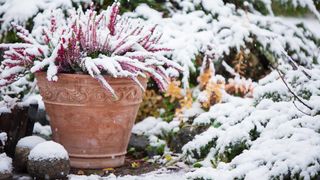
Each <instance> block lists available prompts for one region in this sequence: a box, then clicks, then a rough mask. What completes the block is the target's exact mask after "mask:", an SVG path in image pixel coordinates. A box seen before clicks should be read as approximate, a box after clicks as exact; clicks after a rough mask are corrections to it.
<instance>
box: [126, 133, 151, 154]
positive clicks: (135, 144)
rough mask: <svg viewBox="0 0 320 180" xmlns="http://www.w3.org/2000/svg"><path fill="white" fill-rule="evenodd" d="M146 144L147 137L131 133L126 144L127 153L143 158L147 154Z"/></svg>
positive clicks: (147, 142)
mask: <svg viewBox="0 0 320 180" xmlns="http://www.w3.org/2000/svg"><path fill="white" fill-rule="evenodd" d="M148 145H149V140H148V137H146V136H144V135H137V134H134V133H132V134H131V137H130V141H129V145H128V154H130V155H132V156H133V157H135V158H143V157H145V156H146V155H147V147H148Z"/></svg>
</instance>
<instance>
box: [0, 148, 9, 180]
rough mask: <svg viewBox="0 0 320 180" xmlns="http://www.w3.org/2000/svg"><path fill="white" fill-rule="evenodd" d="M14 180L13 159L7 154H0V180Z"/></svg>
mask: <svg viewBox="0 0 320 180" xmlns="http://www.w3.org/2000/svg"><path fill="white" fill-rule="evenodd" d="M10 179H12V159H11V158H10V157H8V156H7V155H6V154H5V153H2V154H0V180H10Z"/></svg>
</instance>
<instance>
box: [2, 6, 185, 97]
mask: <svg viewBox="0 0 320 180" xmlns="http://www.w3.org/2000/svg"><path fill="white" fill-rule="evenodd" d="M52 14H53V12H52ZM57 22H65V23H64V24H62V25H61V24H59V25H57ZM13 26H14V28H15V29H16V30H17V35H18V36H19V37H20V38H21V39H22V40H23V41H24V43H16V44H1V45H0V48H3V49H5V50H6V51H5V56H4V58H5V60H4V61H3V62H2V65H3V66H4V68H3V69H2V70H0V73H1V74H0V78H1V79H0V80H1V81H2V82H5V83H3V84H4V85H6V84H10V83H12V82H14V81H17V80H18V79H19V78H20V77H22V76H23V75H25V74H28V73H30V72H31V73H33V72H37V71H39V70H41V71H47V77H48V80H55V79H56V75H57V73H76V72H79V71H82V72H83V73H87V74H90V75H91V76H92V77H94V78H96V79H98V80H99V81H100V82H101V84H103V86H104V87H105V88H106V89H108V90H109V91H110V92H112V93H114V91H113V89H112V88H111V87H110V86H109V85H108V83H107V82H106V80H105V79H104V78H101V77H102V75H109V76H112V77H129V78H132V79H133V80H134V81H136V82H137V76H145V77H147V76H148V77H151V78H153V79H154V80H155V82H156V83H157V84H158V87H159V88H160V89H161V90H165V89H166V87H167V84H168V81H169V77H168V74H167V73H166V68H169V67H170V68H174V69H176V70H178V71H182V68H181V67H180V66H179V65H178V64H176V63H175V62H173V61H171V60H169V59H167V58H166V57H164V56H162V55H161V54H160V53H159V52H161V51H169V50H170V49H168V48H165V47H162V46H161V45H160V44H159V40H160V38H161V35H162V34H161V33H159V32H158V31H157V26H151V27H150V26H148V25H147V24H145V23H144V22H143V21H142V20H140V19H129V18H122V17H121V16H120V15H119V4H118V3H114V4H113V5H112V6H110V7H108V9H107V10H104V11H102V12H100V13H97V12H96V11H94V10H93V8H91V9H88V10H87V11H85V12H83V11H82V10H81V9H79V10H77V11H72V12H70V15H69V17H67V19H66V20H65V21H61V20H58V19H56V17H55V16H53V15H52V16H51V19H50V23H49V25H48V26H43V27H42V33H41V36H42V38H40V39H39V38H35V37H33V36H32V35H31V33H29V32H28V31H27V30H26V29H24V28H23V27H21V26H18V25H15V24H14V25H13ZM38 36H39V35H38ZM3 80H4V81H3ZM137 83H138V82H137Z"/></svg>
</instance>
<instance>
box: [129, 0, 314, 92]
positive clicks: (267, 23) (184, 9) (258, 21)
mask: <svg viewBox="0 0 320 180" xmlns="http://www.w3.org/2000/svg"><path fill="white" fill-rule="evenodd" d="M257 2H258V1H252V2H251V1H246V2H244V1H222V0H174V1H171V5H170V3H169V5H168V8H169V10H170V12H171V14H170V16H169V17H163V14H162V13H159V12H157V11H155V10H153V9H151V8H150V7H148V6H147V5H146V4H142V5H140V6H139V7H138V8H137V9H136V11H135V12H134V13H126V14H125V15H126V16H131V17H143V18H145V19H148V20H149V21H151V22H157V23H158V24H159V26H161V28H162V29H163V32H164V35H163V42H164V43H165V44H166V46H167V47H169V48H172V49H174V50H173V51H171V52H167V57H169V58H171V59H172V60H174V61H176V62H180V63H181V64H182V65H183V67H184V68H185V69H186V70H189V71H185V73H184V76H183V84H184V85H185V86H188V85H189V83H190V81H188V79H189V78H190V76H191V75H192V73H193V72H196V74H197V75H198V73H199V71H197V70H198V69H199V63H198V64H197V61H199V60H198V58H199V54H205V53H206V51H208V50H210V49H212V50H210V51H212V53H213V54H215V56H213V58H212V60H213V61H214V62H215V65H216V67H218V69H217V71H218V72H221V69H225V71H227V72H229V73H230V74H231V76H234V73H232V72H230V70H232V69H230V68H228V65H229V66H231V67H232V68H235V65H234V64H233V61H236V62H238V61H237V60H238V59H236V57H237V55H238V54H240V53H241V54H244V60H245V61H247V64H252V66H249V67H248V68H247V70H248V69H250V70H251V71H250V72H251V73H252V71H255V72H257V74H258V76H256V74H252V75H250V74H244V76H245V77H251V78H254V79H255V80H258V79H259V78H261V77H263V76H264V75H266V74H267V73H268V72H269V70H270V67H269V66H270V65H273V66H274V65H275V64H276V63H277V62H278V61H282V59H283V58H281V57H282V56H283V54H284V53H287V54H289V55H290V56H291V57H292V58H293V59H294V60H295V61H296V62H298V63H299V64H301V65H304V66H306V67H310V65H311V64H313V63H318V62H317V61H318V60H317V58H318V57H319V49H318V44H317V39H319V37H317V35H316V34H314V33H313V32H312V31H310V30H309V29H307V28H306V27H304V25H303V24H299V25H293V24H292V23H290V22H287V21H285V20H284V19H282V18H280V17H274V16H265V15H263V14H261V13H260V12H259V11H258V10H257V9H255V7H256V5H257ZM303 2H304V1H303V0H301V1H299V2H298V1H294V2H293V4H296V5H297V6H299V5H301V6H305V5H308V7H310V8H311V9H313V7H314V4H313V2H312V1H305V3H303ZM261 3H263V5H264V6H265V7H267V5H268V6H269V5H271V1H261ZM313 12H314V13H315V14H318V13H317V11H313ZM208 47H210V49H208ZM200 57H201V56H200ZM201 60H202V59H201V58H200V61H201ZM245 65H246V64H245ZM200 66H201V63H200ZM237 71H238V70H235V72H236V73H240V72H237ZM240 74H241V73H240ZM197 75H195V77H197ZM191 81H192V80H191Z"/></svg>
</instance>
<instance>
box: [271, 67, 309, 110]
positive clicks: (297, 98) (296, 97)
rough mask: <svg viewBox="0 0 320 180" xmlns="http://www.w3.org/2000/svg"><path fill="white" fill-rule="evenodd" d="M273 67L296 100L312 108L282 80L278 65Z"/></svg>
mask: <svg viewBox="0 0 320 180" xmlns="http://www.w3.org/2000/svg"><path fill="white" fill-rule="evenodd" d="M275 69H276V70H277V72H278V74H279V76H280V78H281V80H282V81H283V83H284V84H285V85H286V87H287V89H288V90H289V92H290V93H291V94H292V95H293V97H294V98H295V99H296V100H298V101H299V102H300V103H301V104H303V105H304V106H306V107H307V108H308V109H310V110H312V108H311V107H310V106H309V105H307V104H306V103H305V102H303V101H302V100H301V99H300V98H299V96H297V95H296V94H295V93H294V92H293V91H292V90H291V88H290V87H289V85H288V83H287V82H286V81H285V80H284V78H283V76H282V74H281V72H280V71H279V69H278V67H276V68H275Z"/></svg>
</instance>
